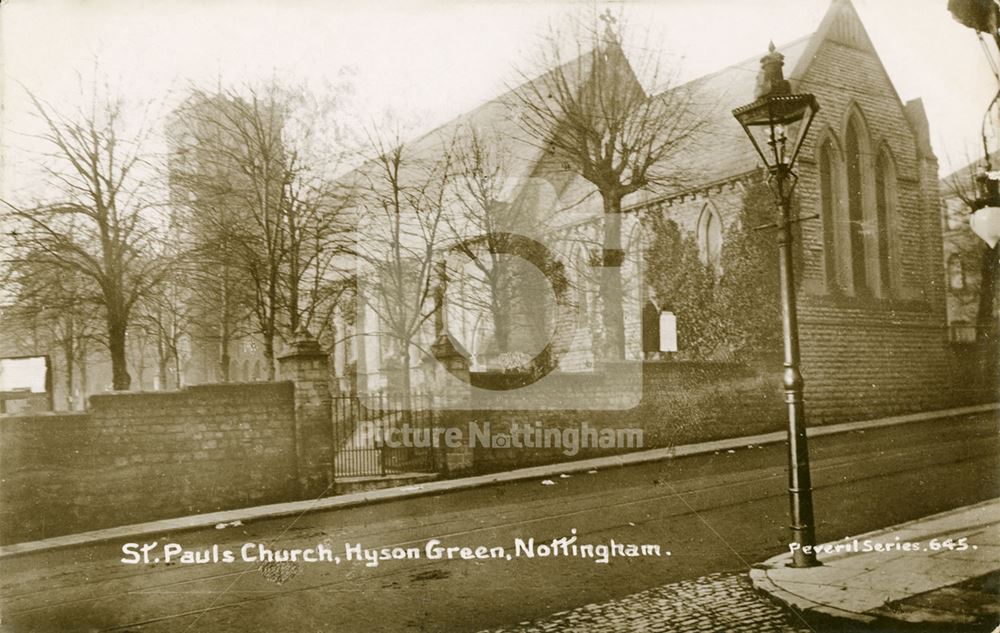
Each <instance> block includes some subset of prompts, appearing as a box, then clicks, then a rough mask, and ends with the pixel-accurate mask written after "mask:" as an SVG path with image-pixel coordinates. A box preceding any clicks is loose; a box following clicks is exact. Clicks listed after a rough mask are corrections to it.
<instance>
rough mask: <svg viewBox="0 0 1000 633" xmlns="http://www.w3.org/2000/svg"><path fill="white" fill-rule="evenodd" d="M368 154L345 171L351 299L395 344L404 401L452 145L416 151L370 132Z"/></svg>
mask: <svg viewBox="0 0 1000 633" xmlns="http://www.w3.org/2000/svg"><path fill="white" fill-rule="evenodd" d="M369 142H370V148H371V149H370V151H371V154H372V156H371V160H370V161H369V162H368V163H366V164H365V165H364V166H363V167H362V168H360V169H359V170H357V172H355V174H353V176H352V177H351V180H352V187H353V188H354V190H355V191H356V202H357V206H356V209H357V212H358V226H357V229H356V230H357V233H356V239H355V244H354V247H353V249H352V254H353V255H354V256H355V257H356V258H357V261H358V262H359V265H360V266H361V270H360V271H359V275H358V276H359V281H358V285H359V288H358V298H359V299H360V300H361V301H363V302H364V304H365V305H367V306H368V307H370V309H371V310H372V312H374V313H375V314H376V315H377V316H378V320H379V323H378V326H377V330H376V332H368V333H377V334H379V335H382V336H385V337H386V338H387V339H388V340H389V341H391V343H392V344H393V346H394V347H395V349H393V350H390V354H392V355H394V356H395V357H396V358H397V359H398V362H399V370H400V375H401V381H402V384H401V386H400V392H401V395H402V397H403V398H404V399H406V398H409V396H410V392H411V377H410V372H411V370H412V366H413V358H412V348H414V347H417V348H418V349H419V348H420V345H421V341H420V334H421V332H422V331H423V330H424V324H425V323H427V321H428V319H430V318H431V317H432V316H433V315H434V311H435V308H436V305H435V301H434V298H435V296H434V290H435V284H436V283H437V281H438V274H439V271H438V264H437V254H438V252H439V251H440V250H441V249H442V247H443V246H444V244H443V239H444V236H445V233H446V232H445V230H444V229H445V223H444V222H443V217H444V207H445V200H446V195H447V185H448V181H449V179H450V177H451V175H452V155H451V147H450V146H446V147H441V148H433V149H434V154H433V156H426V157H423V156H419V155H418V154H417V152H416V151H415V149H414V148H411V147H410V146H409V145H407V144H405V143H403V142H402V141H401V140H400V136H399V134H398V133H397V134H395V135H394V136H391V137H389V138H385V137H379V136H377V135H375V134H372V135H370V139H369Z"/></svg>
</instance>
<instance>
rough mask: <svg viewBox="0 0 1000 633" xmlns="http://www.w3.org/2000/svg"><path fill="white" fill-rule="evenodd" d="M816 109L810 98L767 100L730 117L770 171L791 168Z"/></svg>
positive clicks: (745, 107) (790, 96) (790, 97)
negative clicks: (733, 117)
mask: <svg viewBox="0 0 1000 633" xmlns="http://www.w3.org/2000/svg"><path fill="white" fill-rule="evenodd" d="M818 109H819V107H818V105H817V104H816V99H815V97H813V96H812V95H809V94H798V95H781V96H768V97H763V98H761V99H758V100H757V101H755V102H753V103H751V104H749V105H746V106H743V107H742V108H737V109H736V110H734V111H733V116H735V117H736V120H737V121H739V123H740V125H741V126H742V127H743V130H744V131H745V132H746V133H747V136H749V137H750V140H751V141H753V144H754V148H756V150H757V153H758V154H759V155H760V157H761V159H762V160H763V161H764V164H765V165H766V166H767V167H768V168H769V169H773V168H775V167H776V166H778V165H779V164H780V165H784V166H786V167H788V168H791V166H792V163H793V162H794V160H795V157H796V156H797V155H798V150H799V148H800V146H801V144H802V141H803V140H804V139H805V132H806V130H807V129H808V127H809V124H810V123H811V122H812V118H813V116H814V115H815V114H816V111H817V110H818Z"/></svg>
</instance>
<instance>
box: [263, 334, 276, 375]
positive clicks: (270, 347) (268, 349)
mask: <svg viewBox="0 0 1000 633" xmlns="http://www.w3.org/2000/svg"><path fill="white" fill-rule="evenodd" d="M264 356H265V357H266V358H267V380H268V382H274V380H275V372H274V332H273V331H271V332H265V333H264Z"/></svg>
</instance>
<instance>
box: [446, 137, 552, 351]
mask: <svg viewBox="0 0 1000 633" xmlns="http://www.w3.org/2000/svg"><path fill="white" fill-rule="evenodd" d="M512 160H514V157H513V153H512V150H511V148H510V147H509V145H508V142H507V140H506V139H504V138H502V137H500V136H499V135H496V134H494V135H484V134H483V133H482V132H480V131H479V130H477V129H474V128H471V129H468V130H462V131H461V136H460V137H459V139H458V140H456V142H455V146H454V161H453V163H454V174H453V176H452V178H451V179H450V183H449V185H450V186H449V190H450V194H449V196H448V198H449V202H450V205H449V207H450V208H449V212H448V213H447V214H446V215H445V220H446V222H447V224H448V229H449V232H450V235H451V236H454V238H455V239H454V242H455V245H454V246H453V247H452V248H451V250H452V251H453V253H454V254H456V255H462V256H463V257H459V258H457V260H458V261H457V262H456V261H455V260H456V258H451V259H452V264H453V265H458V266H460V267H461V270H460V271H458V274H457V275H456V276H457V277H458V279H459V280H460V290H459V291H458V292H454V291H453V292H450V293H449V295H448V302H449V303H450V304H453V305H456V306H458V307H460V308H461V309H462V310H463V311H465V312H466V313H468V314H470V315H471V316H473V317H475V318H476V319H477V321H480V320H481V318H482V317H483V316H486V317H487V318H488V321H489V323H488V324H487V326H488V327H487V328H483V330H484V331H486V332H487V333H488V334H490V335H491V336H490V340H489V342H488V349H487V350H486V351H487V352H488V356H490V357H496V356H501V355H506V354H509V353H512V352H514V351H522V352H523V351H524V350H515V349H514V348H515V346H518V344H528V345H534V346H537V347H539V348H541V346H542V345H543V344H542V343H541V341H543V340H544V339H545V338H546V337H547V334H548V332H547V328H546V327H545V326H546V322H545V320H546V318H547V316H548V314H547V310H545V309H539V308H540V306H544V305H545V299H544V298H543V297H542V296H541V292H543V288H544V287H545V286H547V284H546V282H545V280H544V279H540V278H539V276H540V275H541V274H544V272H545V271H541V270H535V268H534V266H535V264H533V263H529V261H527V260H526V259H525V258H526V257H530V255H531V253H529V252H527V251H528V250H530V246H529V244H530V242H529V241H527V240H526V239H525V238H528V239H530V240H536V241H537V240H546V239H547V238H552V237H553V233H554V232H553V230H552V227H550V226H549V225H548V220H549V217H548V215H547V214H546V213H542V212H540V210H539V209H538V207H537V205H536V204H535V203H536V202H537V200H536V195H533V194H537V193H538V192H536V191H533V190H532V189H531V186H530V185H529V184H527V183H521V182H519V181H518V179H515V178H513V177H512V175H511V174H512V173H513V170H512V167H511V162H512ZM518 185H527V186H524V187H521V186H518ZM532 282H537V283H532ZM476 329H478V328H476ZM515 333H517V334H519V336H518V337H517V338H518V339H520V340H518V341H514V340H513V338H514V336H515ZM473 336H475V333H473ZM470 351H472V350H470Z"/></svg>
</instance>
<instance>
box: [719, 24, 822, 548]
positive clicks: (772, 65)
mask: <svg viewBox="0 0 1000 633" xmlns="http://www.w3.org/2000/svg"><path fill="white" fill-rule="evenodd" d="M760 63H761V72H760V74H759V75H758V77H757V88H756V90H755V94H754V97H755V99H756V100H755V101H754V102H753V103H750V104H748V105H745V106H742V107H740V108H736V109H735V110H733V116H734V117H736V120H737V121H739V122H740V125H741V126H742V127H743V130H744V131H745V132H746V133H747V136H749V137H750V141H751V142H752V143H753V146H754V149H755V150H757V153H758V154H759V155H760V157H761V159H762V160H763V161H764V164H765V165H766V166H767V170H768V180H767V183H768V186H769V187H770V188H771V191H772V193H773V194H774V197H775V201H776V202H777V206H778V210H779V212H780V215H779V218H778V222H777V223H776V224H775V225H773V228H777V229H778V268H779V274H780V287H781V324H782V335H783V339H784V371H783V374H782V385H783V387H784V390H785V404H786V406H787V407H788V495H789V502H790V510H791V526H790V527H791V530H792V539H793V541H794V543H796V544H797V545H798V547H797V548H795V550H794V551H793V552H792V566H793V567H812V566H814V565H818V564H819V563H818V562H817V561H816V554H815V552H814V551H812V547H813V546H815V544H816V534H815V525H814V523H813V504H812V482H811V480H810V476H809V448H808V445H807V442H806V423H805V407H804V404H803V398H802V390H803V380H802V374H801V373H800V372H799V326H798V316H797V313H796V308H795V271H794V268H793V262H792V223H794V222H798V221H800V219H801V218H793V217H792V213H791V203H792V191H793V190H794V189H795V184H796V182H797V181H798V176H796V175H795V172H794V171H792V166H793V165H794V164H795V159H796V158H797V157H798V153H799V149H800V148H801V147H802V141H803V139H804V138H805V136H806V134H807V133H808V131H809V126H810V124H812V120H813V117H814V116H815V115H816V112H817V111H818V110H819V104H817V102H816V98H815V97H814V96H813V95H811V94H791V87H790V85H789V83H788V81H786V80H785V79H784V76H783V74H782V70H781V69H782V66H783V65H784V56H783V55H782V54H781V53H779V52H777V51H776V50H775V49H774V43H773V42H772V43H771V45H770V47H769V49H768V54H767V55H765V56H764V57H763V58H761V60H760ZM790 136H791V138H789V137H790ZM790 141H791V142H790ZM807 547H808V548H810V549H809V551H805V548H807Z"/></svg>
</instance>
